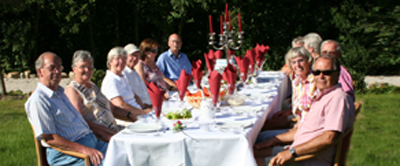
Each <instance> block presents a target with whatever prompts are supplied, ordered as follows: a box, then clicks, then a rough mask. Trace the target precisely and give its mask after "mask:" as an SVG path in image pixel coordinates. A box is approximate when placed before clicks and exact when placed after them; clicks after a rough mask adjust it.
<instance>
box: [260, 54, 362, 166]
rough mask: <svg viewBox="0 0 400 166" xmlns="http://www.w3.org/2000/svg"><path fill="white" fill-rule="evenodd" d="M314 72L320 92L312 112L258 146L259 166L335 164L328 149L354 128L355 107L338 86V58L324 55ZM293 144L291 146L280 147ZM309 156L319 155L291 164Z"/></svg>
mask: <svg viewBox="0 0 400 166" xmlns="http://www.w3.org/2000/svg"><path fill="white" fill-rule="evenodd" d="M312 73H313V74H314V76H315V80H316V87H317V89H318V91H317V96H316V98H315V99H314V101H313V103H312V104H311V108H310V112H309V113H308V114H307V116H306V117H305V119H304V121H302V122H301V123H299V125H298V127H297V128H295V129H292V130H289V131H288V132H286V133H283V134H280V135H277V136H275V137H274V138H271V139H269V140H267V141H264V142H262V143H260V144H257V145H255V151H254V154H255V157H256V159H257V163H258V164H259V166H260V165H265V164H266V163H269V164H270V165H286V166H293V165H296V166H298V165H318V166H330V165H332V163H331V162H332V161H333V159H334V153H335V147H330V148H328V149H326V147H328V146H329V145H331V144H333V143H334V142H335V141H336V139H338V138H339V137H340V135H341V134H342V133H344V132H346V131H347V130H348V129H349V128H350V127H351V126H352V124H353V122H354V116H355V115H354V104H353V101H352V99H351V97H350V96H349V95H348V94H347V93H345V92H344V91H343V90H342V88H341V86H340V84H339V83H338V80H339V73H340V63H339V61H338V60H337V58H336V57H334V56H333V55H327V54H322V55H321V56H319V57H318V58H316V60H315V62H314V65H313V69H312ZM290 143H291V145H290V146H288V147H284V146H280V145H285V144H290ZM308 154H315V155H316V156H315V157H313V158H311V159H308V160H304V161H301V162H295V163H293V162H292V163H290V162H288V161H291V160H292V159H293V158H295V157H297V156H302V155H308ZM265 156H274V157H267V158H265Z"/></svg>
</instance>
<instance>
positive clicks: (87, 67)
mask: <svg viewBox="0 0 400 166" xmlns="http://www.w3.org/2000/svg"><path fill="white" fill-rule="evenodd" d="M78 68H79V69H82V70H83V69H88V70H93V69H94V67H93V66H78Z"/></svg>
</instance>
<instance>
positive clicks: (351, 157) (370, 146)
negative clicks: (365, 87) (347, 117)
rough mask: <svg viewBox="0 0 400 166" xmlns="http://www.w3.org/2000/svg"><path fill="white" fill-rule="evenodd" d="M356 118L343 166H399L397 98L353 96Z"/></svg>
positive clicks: (399, 102) (394, 96) (399, 143)
mask: <svg viewBox="0 0 400 166" xmlns="http://www.w3.org/2000/svg"><path fill="white" fill-rule="evenodd" d="M357 97H358V98H357V100H358V101H361V102H362V104H363V105H362V109H361V112H360V114H359V115H358V117H357V120H356V123H355V129H354V134H353V137H352V138H351V147H350V151H349V154H348V156H347V165H351V166H357V165H360V166H361V165H374V166H379V165H400V158H399V157H398V156H399V154H400V149H399V148H400V137H398V136H399V134H400V129H399V127H398V126H399V122H400V112H399V108H400V95H399V94H385V95H372V94H369V95H364V96H357Z"/></svg>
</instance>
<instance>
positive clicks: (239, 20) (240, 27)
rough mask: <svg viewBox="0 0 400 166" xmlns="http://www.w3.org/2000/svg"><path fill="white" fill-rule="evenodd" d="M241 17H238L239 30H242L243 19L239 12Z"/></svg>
mask: <svg viewBox="0 0 400 166" xmlns="http://www.w3.org/2000/svg"><path fill="white" fill-rule="evenodd" d="M238 17H239V19H238V23H239V32H242V21H241V19H240V13H239V16H238Z"/></svg>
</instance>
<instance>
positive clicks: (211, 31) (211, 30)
mask: <svg viewBox="0 0 400 166" xmlns="http://www.w3.org/2000/svg"><path fill="white" fill-rule="evenodd" d="M208 20H209V21H210V33H213V29H212V20H211V15H209V16H208Z"/></svg>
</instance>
